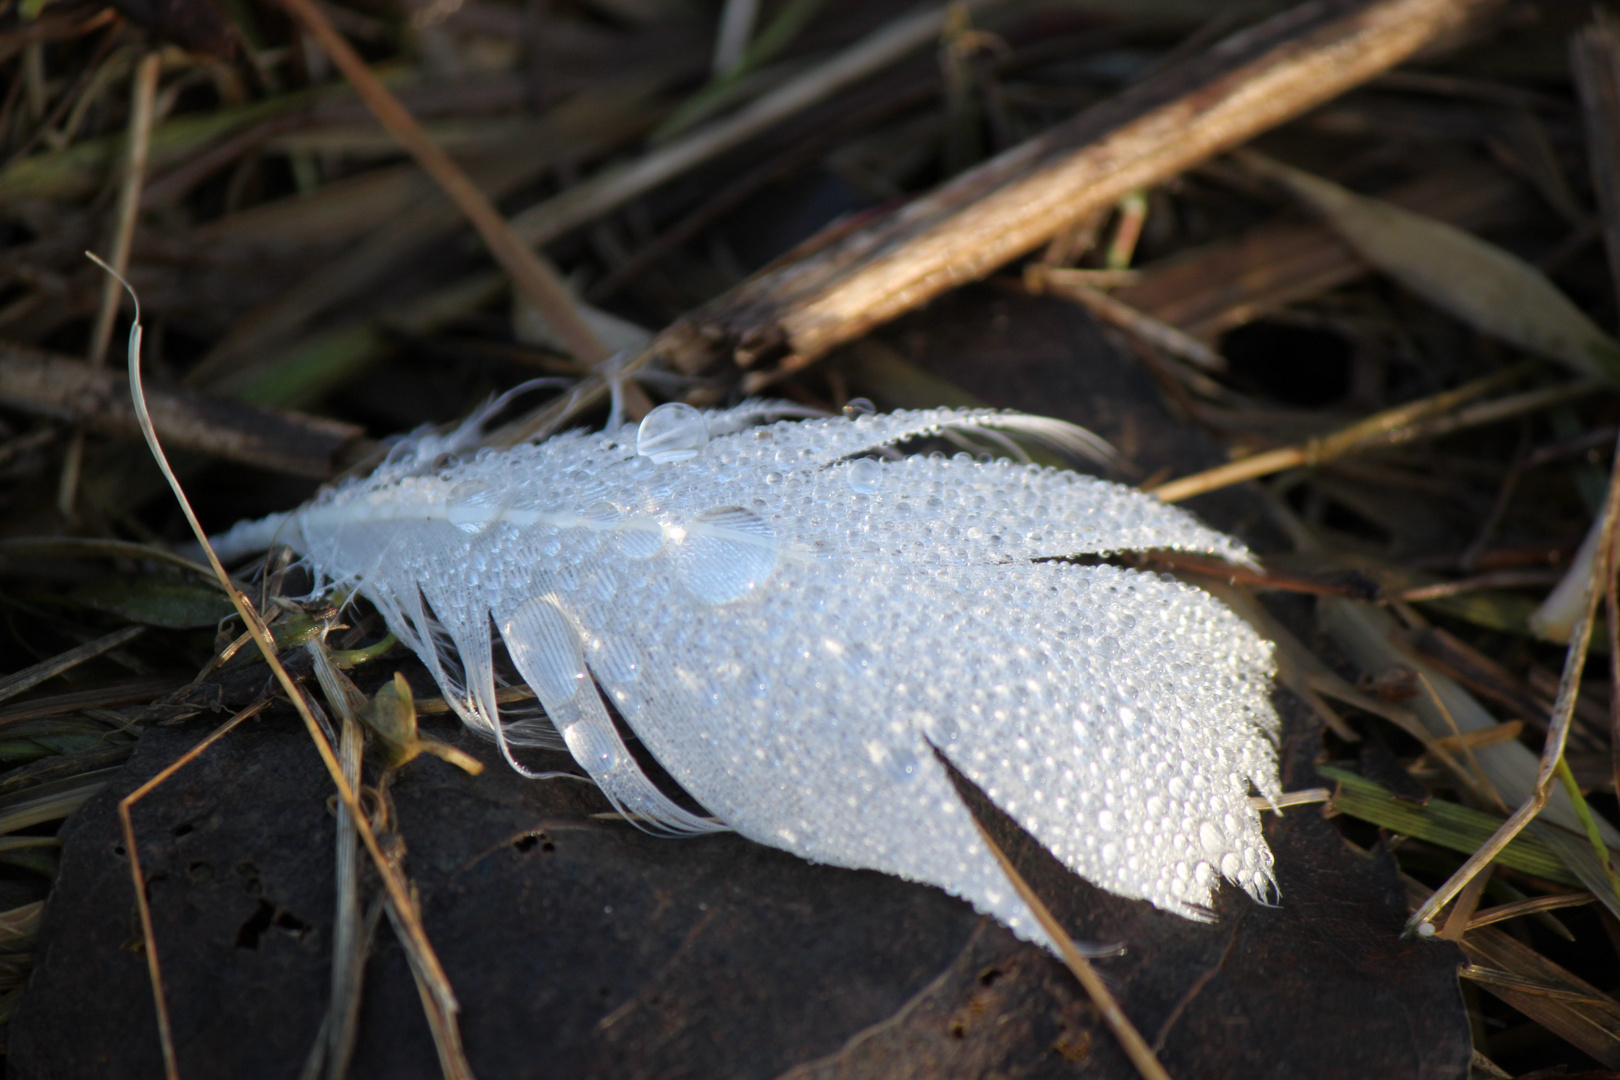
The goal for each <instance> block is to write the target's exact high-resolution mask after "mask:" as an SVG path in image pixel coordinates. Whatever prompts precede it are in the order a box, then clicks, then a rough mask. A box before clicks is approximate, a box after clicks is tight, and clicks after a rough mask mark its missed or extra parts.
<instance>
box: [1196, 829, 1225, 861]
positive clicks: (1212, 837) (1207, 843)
mask: <svg viewBox="0 0 1620 1080" xmlns="http://www.w3.org/2000/svg"><path fill="white" fill-rule="evenodd" d="M1198 842H1199V844H1201V845H1203V848H1204V850H1205V851H1207V852H1209V853H1210V854H1211V855H1214V854H1215V853H1217V852H1219V851H1220V850H1221V849H1223V848H1225V847H1226V837H1224V836H1222V835H1221V830H1220V829H1218V828H1216V827H1215V823H1214V822H1213V821H1200V822H1199V823H1198Z"/></svg>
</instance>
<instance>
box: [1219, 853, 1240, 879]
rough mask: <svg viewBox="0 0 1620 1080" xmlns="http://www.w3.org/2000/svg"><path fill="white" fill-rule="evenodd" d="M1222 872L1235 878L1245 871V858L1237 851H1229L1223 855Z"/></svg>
mask: <svg viewBox="0 0 1620 1080" xmlns="http://www.w3.org/2000/svg"><path fill="white" fill-rule="evenodd" d="M1221 873H1222V874H1224V875H1225V876H1226V877H1229V878H1233V879H1236V878H1238V876H1239V875H1240V874H1242V873H1243V860H1242V859H1240V858H1238V853H1237V852H1235V851H1228V852H1227V853H1226V854H1225V855H1222V856H1221Z"/></svg>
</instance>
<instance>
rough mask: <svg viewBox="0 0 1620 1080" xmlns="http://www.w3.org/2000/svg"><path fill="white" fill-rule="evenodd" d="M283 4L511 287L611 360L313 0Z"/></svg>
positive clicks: (545, 273) (561, 291) (567, 334)
mask: <svg viewBox="0 0 1620 1080" xmlns="http://www.w3.org/2000/svg"><path fill="white" fill-rule="evenodd" d="M281 2H282V5H283V6H284V7H286V8H287V10H288V11H289V12H290V13H291V14H292V16H293V17H294V18H295V19H296V20H297V21H298V22H299V23H300V24H302V25H303V27H304V29H306V30H308V31H309V32H310V34H311V35H313V36H314V38H315V40H316V41H317V42H319V44H320V46H321V48H322V49H324V50H325V51H326V54H327V55H328V56H330V57H331V58H332V62H333V63H334V64H336V65H337V66H338V69H339V70H340V71H342V72H343V75H344V77H345V78H346V79H348V80H349V84H350V85H351V86H353V87H354V91H355V93H356V94H358V95H359V97H360V99H361V100H362V101H364V102H365V103H366V107H367V108H368V109H370V110H371V114H372V115H373V116H374V117H376V119H377V122H378V123H379V124H381V125H382V126H383V128H384V129H385V130H387V132H388V133H389V134H390V135H392V136H393V137H394V138H395V139H397V140H399V143H400V145H401V146H403V147H404V148H405V149H406V151H407V152H409V153H410V155H411V157H413V158H415V159H416V163H417V164H418V165H420V166H421V167H422V171H423V172H425V173H427V174H428V175H429V176H431V177H433V179H434V181H436V182H437V183H438V185H439V186H440V187H441V188H443V189H444V193H445V195H446V196H448V197H449V199H450V200H451V201H452V202H454V203H455V204H456V205H457V206H458V207H460V208H461V212H462V213H464V214H466V215H467V219H468V220H469V221H471V222H472V225H473V228H475V229H477V230H478V235H479V236H481V237H483V239H484V243H485V245H486V246H487V247H488V248H489V252H490V254H491V255H492V256H494V258H495V261H496V262H498V263H500V265H501V268H502V269H503V270H505V271H506V272H507V274H508V275H509V276H510V277H511V279H512V287H513V288H514V289H516V290H517V292H518V293H519V295H521V296H522V297H523V299H525V300H527V301H528V302H529V303H530V304H532V305H533V306H534V308H535V310H536V311H538V312H539V313H540V314H541V316H542V317H543V318H544V319H545V320H546V322H547V324H548V325H549V326H550V327H551V329H552V331H553V332H554V333H556V335H557V336H558V337H559V338H560V339H562V341H563V343H564V344H565V345H566V346H567V347H568V351H569V352H570V353H572V354H573V355H574V357H575V359H578V360H581V361H584V362H585V363H588V364H597V363H600V362H601V361H603V360H605V359H607V356H608V353H607V349H606V348H605V347H603V345H602V342H601V339H600V338H598V337H597V336H596V333H595V331H593V330H592V329H591V328H590V327H589V326H587V325H586V323H585V320H584V319H582V318H581V317H580V314H579V309H578V307H577V306H576V305H575V303H574V300H573V297H572V296H570V295H569V293H568V289H567V287H566V286H565V285H564V284H563V282H562V278H560V277H559V276H558V275H557V271H556V270H555V269H554V268H552V266H551V265H550V263H548V262H547V261H546V260H545V259H544V258H543V257H542V256H541V255H540V254H539V253H538V252H536V251H535V250H534V249H533V248H531V247H530V246H529V245H528V244H526V243H524V242H523V241H522V240H521V239H519V238H518V236H517V234H516V233H514V232H513V231H512V228H511V226H509V225H508V224H507V223H506V219H505V218H503V217H502V216H501V214H500V212H499V211H498V210H496V209H495V206H494V204H493V203H491V202H490V201H489V197H488V196H486V195H485V194H484V193H483V191H482V190H480V189H479V187H478V185H477V184H474V183H473V182H472V180H471V179H469V178H468V176H467V174H466V173H465V172H463V171H462V169H461V166H459V165H457V164H456V163H455V162H454V161H452V160H451V159H450V155H448V154H446V153H445V152H444V151H443V150H442V149H440V148H439V145H438V144H437V143H435V142H434V141H433V139H432V138H431V137H430V136H429V135H428V133H427V131H426V130H424V129H423V127H422V125H421V124H420V123H418V122H417V120H416V117H414V116H412V115H411V113H410V110H408V109H406V108H405V106H404V105H402V104H401V103H400V101H399V99H398V98H397V97H395V96H394V95H393V93H392V92H391V91H389V89H388V88H387V87H385V86H384V85H383V84H382V83H381V82H380V81H379V80H378V79H377V77H376V76H375V75H373V74H372V73H371V69H370V68H369V67H367V66H366V62H365V61H364V60H362V59H361V58H360V54H359V53H357V52H355V51H354V49H353V48H352V47H351V46H350V45H349V43H348V41H347V40H346V39H345V38H344V37H343V35H342V34H339V33H338V32H337V29H336V28H335V27H333V26H332V23H331V21H330V20H329V19H327V17H326V15H325V14H324V13H323V12H322V11H321V10H320V8H319V7H317V6H316V4H315V3H314V2H313V0H281Z"/></svg>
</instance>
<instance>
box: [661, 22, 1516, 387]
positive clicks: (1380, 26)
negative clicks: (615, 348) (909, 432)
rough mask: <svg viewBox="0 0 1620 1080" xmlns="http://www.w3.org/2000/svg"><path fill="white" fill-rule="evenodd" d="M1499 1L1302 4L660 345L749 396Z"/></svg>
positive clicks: (792, 268) (772, 276) (705, 312)
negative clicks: (749, 371) (739, 379)
mask: <svg viewBox="0 0 1620 1080" xmlns="http://www.w3.org/2000/svg"><path fill="white" fill-rule="evenodd" d="M1494 2H1495V0H1364V2H1359V3H1346V2H1336V3H1321V4H1304V5H1301V6H1299V7H1295V8H1293V9H1290V10H1289V11H1287V12H1284V13H1282V14H1280V15H1278V16H1276V17H1274V18H1272V19H1269V20H1267V21H1265V22H1263V23H1261V24H1260V25H1258V26H1256V27H1254V28H1252V29H1250V30H1246V31H1244V32H1241V33H1238V34H1236V35H1233V36H1232V37H1229V38H1227V39H1226V40H1224V41H1222V42H1220V43H1219V44H1217V45H1216V46H1214V47H1213V48H1211V49H1210V50H1209V51H1208V52H1206V53H1204V54H1203V55H1202V56H1200V57H1197V58H1195V59H1193V60H1191V61H1189V62H1187V63H1185V64H1182V65H1178V66H1177V67H1175V68H1173V69H1170V70H1166V71H1164V72H1162V73H1160V74H1159V75H1157V76H1155V77H1153V78H1150V79H1148V80H1145V81H1144V82H1142V83H1139V84H1137V85H1136V86H1133V87H1131V88H1129V89H1127V90H1125V91H1124V92H1123V93H1121V94H1119V95H1118V96H1117V97H1115V98H1114V99H1112V100H1110V101H1108V102H1105V103H1103V104H1102V105H1099V106H1097V107H1095V108H1092V109H1089V110H1087V111H1085V112H1083V113H1081V114H1080V115H1078V116H1076V117H1075V118H1074V119H1072V120H1069V121H1067V122H1066V123H1064V124H1061V125H1059V126H1058V127H1056V128H1054V129H1052V130H1051V131H1049V132H1047V133H1045V134H1044V135H1041V136H1040V137H1038V138H1035V139H1032V140H1030V141H1028V142H1025V143H1023V144H1021V145H1019V146H1016V147H1014V148H1013V149H1011V150H1008V151H1007V152H1005V153H1003V154H1001V155H999V156H998V157H996V158H993V159H991V160H990V161H988V162H986V163H984V164H982V165H980V166H978V167H977V168H975V169H973V170H971V171H970V172H967V173H964V174H963V175H961V176H959V177H958V178H956V179H955V180H953V181H951V182H950V183H948V184H946V185H945V186H943V187H941V188H939V189H938V190H936V191H934V192H932V193H930V194H928V195H925V196H923V197H921V198H918V199H914V200H912V201H910V202H909V203H907V204H906V205H904V206H903V207H899V208H897V209H894V210H891V211H889V212H887V213H885V214H883V215H881V216H879V217H877V218H876V219H875V220H873V221H871V222H868V223H866V224H864V225H862V226H861V227H860V228H857V229H853V230H848V231H845V232H843V233H842V235H840V234H838V233H827V234H826V235H825V237H824V240H825V242H824V243H821V244H819V245H818V244H817V243H816V241H815V240H814V239H812V240H811V241H809V242H808V243H807V244H806V245H805V246H804V251H805V254H803V255H802V256H801V257H799V258H796V259H791V260H787V261H785V262H782V263H779V264H777V265H775V266H773V267H771V268H768V269H766V270H764V271H762V272H760V273H759V274H756V275H755V276H754V277H752V278H750V279H749V280H747V281H745V282H743V283H742V284H741V285H739V286H737V287H736V288H734V289H732V290H730V291H729V292H728V293H726V294H725V295H723V296H721V297H720V298H718V299H717V300H715V301H712V302H711V303H709V304H707V305H705V306H704V307H702V308H699V309H698V310H697V311H695V312H693V313H692V314H690V315H688V316H686V317H685V318H683V319H681V320H680V321H678V322H677V323H675V324H674V325H673V326H672V327H670V328H669V329H668V330H666V331H665V332H664V333H663V334H662V335H660V337H659V339H658V342H657V345H658V348H659V350H660V351H661V352H662V353H663V354H664V355H665V356H667V357H668V358H669V359H670V360H671V361H672V362H673V363H675V365H676V366H678V367H679V368H680V369H682V370H684V371H687V372H696V371H699V370H702V369H704V368H706V367H708V366H709V364H710V363H712V362H713V361H715V360H717V359H720V358H722V357H725V356H728V355H729V356H732V357H733V358H734V359H735V360H736V361H737V362H738V363H739V364H741V365H743V366H749V365H752V364H754V363H757V362H759V361H760V360H762V359H764V358H766V357H767V356H770V357H775V356H781V357H782V358H783V359H782V362H781V365H780V367H779V368H778V369H777V370H776V371H774V372H763V371H762V372H757V373H754V374H753V375H751V376H750V377H749V378H748V379H745V380H744V385H743V389H744V391H745V392H753V391H756V390H758V389H760V388H761V387H763V386H764V385H766V384H768V383H769V382H771V381H773V380H774V379H776V378H779V377H781V375H783V374H785V373H787V372H790V371H793V370H796V369H798V368H800V367H803V366H804V365H805V364H808V363H810V362H811V361H812V360H814V359H815V358H817V357H819V356H821V355H823V354H824V353H826V352H827V351H828V350H830V349H832V348H834V347H835V346H837V345H840V344H843V343H844V342H846V341H850V340H853V339H855V338H857V337H859V336H861V335H862V334H864V333H865V332H866V331H868V330H869V329H871V328H872V327H874V326H877V325H879V324H880V323H883V322H886V321H888V320H889V319H892V318H894V317H895V316H897V315H900V314H902V313H904V312H906V311H909V310H912V309H913V308H916V307H919V306H921V305H922V304H924V303H927V302H928V301H929V300H931V299H932V298H933V297H935V296H938V295H939V294H940V293H943V292H945V291H947V290H949V289H952V288H955V287H957V286H959V285H962V284H965V283H966V282H969V281H975V280H978V279H980V278H983V277H985V276H986V275H988V274H989V273H991V272H992V271H994V270H995V269H997V268H998V267H1000V266H1002V265H1003V264H1005V263H1007V262H1008V261H1010V260H1012V259H1014V258H1017V257H1018V256H1020V255H1023V254H1025V253H1026V252H1029V251H1032V250H1034V249H1036V248H1037V247H1039V246H1040V245H1041V244H1043V243H1045V242H1046V241H1047V240H1048V239H1050V238H1051V237H1053V236H1056V235H1058V234H1059V233H1061V232H1063V231H1064V230H1065V229H1068V228H1069V227H1071V226H1073V225H1075V224H1076V223H1078V222H1080V221H1082V220H1084V219H1086V218H1087V217H1088V216H1090V215H1091V214H1093V213H1094V212H1096V211H1098V210H1100V209H1103V208H1107V207H1111V206H1112V205H1113V204H1114V203H1115V202H1117V201H1118V200H1119V199H1120V198H1121V197H1123V196H1124V195H1126V194H1127V193H1129V192H1131V191H1135V190H1137V189H1139V188H1146V187H1151V186H1152V185H1154V184H1157V183H1161V182H1163V181H1164V180H1167V179H1169V178H1170V177H1173V176H1175V175H1178V174H1179V173H1181V172H1184V171H1185V170H1186V169H1188V168H1189V167H1191V166H1193V165H1195V164H1197V163H1199V162H1200V161H1203V160H1205V159H1207V158H1209V157H1211V156H1213V155H1215V154H1218V153H1220V152H1222V151H1224V150H1228V149H1230V148H1232V147H1234V146H1236V145H1238V144H1240V143H1242V142H1245V141H1247V140H1248V139H1250V138H1252V137H1254V136H1255V135H1258V134H1260V133H1261V132H1264V131H1267V130H1269V129H1270V128H1272V127H1275V126H1276V125H1278V124H1280V123H1282V122H1284V121H1286V120H1289V119H1292V118H1293V117H1295V116H1298V115H1300V114H1301V113H1303V112H1305V111H1306V110H1308V109H1310V108H1312V107H1314V106H1316V105H1318V104H1320V103H1322V102H1324V101H1326V100H1328V99H1330V98H1332V97H1335V96H1337V95H1339V94H1341V93H1343V92H1344V91H1346V90H1348V89H1350V88H1352V87H1354V86H1356V85H1358V84H1359V83H1362V82H1364V81H1366V80H1368V79H1370V78H1372V77H1373V76H1375V75H1378V74H1380V73H1382V72H1383V71H1385V70H1387V69H1388V68H1389V67H1391V66H1393V65H1394V64H1397V63H1399V62H1400V61H1402V60H1404V59H1406V58H1407V57H1409V56H1410V55H1412V54H1413V53H1414V52H1416V51H1417V50H1418V49H1420V48H1422V47H1423V46H1425V45H1428V44H1429V43H1431V42H1433V41H1434V40H1435V39H1437V38H1439V37H1440V36H1442V35H1444V34H1446V33H1448V32H1450V31H1453V30H1455V29H1457V28H1458V27H1460V26H1461V25H1462V24H1463V23H1464V22H1465V21H1467V20H1468V19H1469V18H1470V17H1472V16H1473V15H1475V14H1476V13H1478V12H1480V11H1482V10H1484V9H1485V8H1487V7H1488V6H1490V5H1491V4H1493V3H1494Z"/></svg>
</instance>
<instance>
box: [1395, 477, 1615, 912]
mask: <svg viewBox="0 0 1620 1080" xmlns="http://www.w3.org/2000/svg"><path fill="white" fill-rule="evenodd" d="M1617 522H1620V446H1617V447H1616V457H1615V459H1614V462H1613V464H1612V466H1611V471H1610V476H1609V494H1608V499H1607V500H1606V501H1605V503H1604V511H1603V518H1602V525H1601V531H1600V534H1599V535H1600V540H1599V550H1600V551H1602V552H1604V553H1605V557H1604V558H1602V559H1599V560H1598V561H1597V564H1596V567H1595V569H1596V571H1597V572H1596V573H1594V575H1593V576H1592V578H1591V579H1590V581H1589V582H1588V585H1587V595H1586V609H1585V611H1584V613H1583V614H1582V616H1581V619H1580V621H1579V622H1578V623H1577V624H1576V628H1575V633H1574V634H1573V635H1572V636H1571V639H1570V644H1569V652H1568V653H1567V655H1566V658H1565V661H1564V674H1563V677H1562V679H1561V680H1560V681H1559V685H1558V697H1557V699H1556V701H1554V703H1553V712H1552V717H1551V720H1550V722H1549V724H1548V730H1547V741H1546V746H1545V748H1544V749H1543V750H1542V755H1541V767H1540V769H1539V770H1538V771H1537V774H1536V784H1535V787H1534V789H1533V790H1532V791H1531V792H1530V795H1529V797H1528V798H1527V799H1525V801H1524V803H1523V805H1521V806H1520V807H1519V808H1518V809H1517V810H1516V811H1514V813H1513V816H1512V817H1510V818H1508V820H1507V821H1506V822H1505V823H1503V825H1502V827H1501V828H1500V829H1498V830H1497V831H1496V835H1494V836H1492V837H1491V839H1490V841H1489V842H1487V843H1486V844H1485V845H1484V846H1483V847H1481V848H1480V849H1479V850H1478V851H1476V852H1475V853H1474V854H1473V855H1471V856H1469V858H1468V861H1467V862H1465V863H1463V865H1462V867H1461V868H1459V869H1458V871H1457V872H1456V873H1455V874H1453V875H1452V876H1451V878H1450V879H1449V880H1448V881H1447V882H1446V883H1445V884H1444V885H1442V886H1440V888H1438V889H1436V890H1435V892H1434V895H1433V896H1430V897H1429V898H1428V899H1427V900H1425V901H1424V902H1423V906H1422V907H1420V908H1419V909H1418V910H1417V912H1416V913H1415V914H1414V915H1413V916H1412V917H1411V918H1410V919H1409V920H1407V930H1409V931H1410V930H1413V929H1415V928H1416V927H1418V926H1420V925H1423V924H1425V923H1427V922H1428V921H1429V920H1430V919H1432V918H1433V917H1434V915H1435V913H1436V912H1438V911H1439V910H1440V909H1441V908H1442V907H1444V906H1445V905H1446V903H1447V902H1449V901H1450V900H1451V899H1452V897H1454V896H1456V895H1457V894H1458V893H1459V892H1461V891H1462V889H1463V887H1464V886H1465V885H1467V884H1468V882H1469V881H1470V880H1472V879H1473V877H1474V875H1476V874H1478V873H1479V872H1480V871H1481V870H1483V869H1484V868H1485V866H1486V865H1487V864H1489V863H1490V861H1491V860H1492V859H1493V858H1495V857H1496V856H1497V854H1498V853H1500V851H1501V850H1502V848H1503V847H1505V846H1506V845H1507V843H1508V841H1510V840H1512V839H1513V838H1514V837H1515V836H1517V835H1518V834H1519V833H1520V832H1522V831H1523V830H1524V828H1525V826H1527V825H1529V824H1530V822H1531V821H1532V820H1534V819H1535V817H1536V815H1537V814H1539V813H1540V812H1541V811H1542V810H1543V809H1544V808H1545V807H1546V805H1547V800H1548V799H1549V797H1550V796H1551V793H1552V786H1553V784H1554V783H1555V782H1556V781H1557V777H1558V766H1559V764H1560V762H1561V761H1562V759H1563V756H1564V744H1565V741H1566V740H1567V739H1568V737H1569V725H1570V721H1571V720H1572V719H1573V717H1574V714H1575V699H1576V696H1577V695H1578V694H1579V693H1580V689H1581V674H1582V672H1583V671H1584V670H1585V668H1586V651H1587V646H1588V644H1589V643H1590V641H1591V637H1592V624H1593V622H1594V620H1595V618H1596V615H1597V607H1598V601H1599V600H1600V599H1601V598H1602V597H1603V595H1604V575H1609V574H1613V573H1614V569H1615V568H1614V566H1613V565H1612V563H1613V558H1612V553H1613V551H1614V545H1615V527H1616V523H1617Z"/></svg>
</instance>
